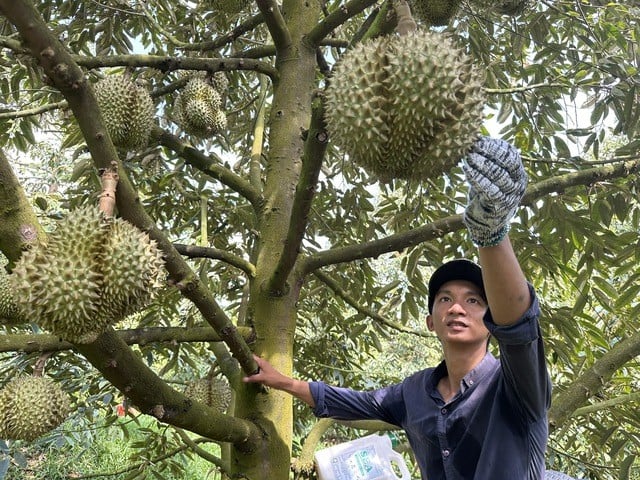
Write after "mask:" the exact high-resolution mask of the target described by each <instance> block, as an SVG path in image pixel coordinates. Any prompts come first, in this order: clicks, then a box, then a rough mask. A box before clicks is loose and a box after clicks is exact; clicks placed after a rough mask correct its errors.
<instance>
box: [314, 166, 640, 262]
mask: <svg viewBox="0 0 640 480" xmlns="http://www.w3.org/2000/svg"><path fill="white" fill-rule="evenodd" d="M638 171H640V160H638V159H636V160H631V161H628V162H622V163H618V164H615V165H613V164H611V165H604V166H599V167H596V168H589V169H586V170H582V171H579V172H572V173H567V174H565V175H559V176H557V177H553V178H549V179H547V180H542V181H540V182H538V183H536V184H534V185H530V186H529V188H527V192H526V193H525V196H524V198H523V199H522V205H531V204H533V203H535V202H536V201H537V200H539V199H541V198H543V197H545V196H546V195H548V194H550V193H562V192H564V191H565V190H566V189H568V188H571V187H575V186H579V185H592V184H594V183H597V182H602V181H605V180H612V179H615V178H622V177H625V176H628V175H631V174H633V173H637V172H638ZM462 228H464V225H463V223H462V215H450V216H448V217H445V218H441V219H439V220H436V221H434V222H432V223H430V224H428V225H424V226H422V227H418V228H415V229H413V230H409V231H407V232H402V233H397V234H395V235H390V236H388V237H385V238H382V239H379V240H374V241H371V242H366V243H362V244H358V245H349V246H347V247H338V248H334V249H331V250H326V251H324V252H319V253H317V254H315V255H311V256H309V257H308V258H306V259H305V260H304V265H303V271H304V272H305V273H309V272H312V271H314V270H315V269H317V268H319V267H322V266H326V265H335V264H337V263H344V262H349V261H352V260H357V259H362V258H375V257H378V256H380V255H382V254H384V253H389V252H395V251H401V250H403V249H405V248H408V247H414V246H416V245H418V244H420V243H423V242H428V241H430V240H433V239H435V238H441V237H443V236H445V235H446V234H447V233H451V232H454V231H456V230H459V229H462Z"/></svg>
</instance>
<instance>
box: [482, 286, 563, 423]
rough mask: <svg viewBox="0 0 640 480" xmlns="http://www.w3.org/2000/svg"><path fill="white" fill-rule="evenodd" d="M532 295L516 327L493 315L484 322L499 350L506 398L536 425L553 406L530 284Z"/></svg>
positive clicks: (536, 306) (535, 303)
mask: <svg viewBox="0 0 640 480" xmlns="http://www.w3.org/2000/svg"><path fill="white" fill-rule="evenodd" d="M529 292H530V293H531V305H530V306H529V308H528V310H527V311H526V312H525V313H524V315H523V316H522V318H520V319H519V320H518V321H517V322H516V323H515V324H513V325H509V326H500V325H496V324H495V323H493V320H492V318H491V314H490V313H488V314H487V315H486V316H485V319H484V321H485V324H486V326H487V328H488V329H489V331H490V332H491V334H492V335H493V336H494V338H495V339H496V340H497V341H498V344H499V346H500V363H501V365H502V371H503V373H504V378H505V388H506V391H507V395H508V396H509V398H510V399H511V401H512V402H513V404H514V405H516V406H517V408H521V409H522V411H523V413H524V415H525V416H526V418H528V419H529V420H530V421H531V422H535V421H538V420H539V419H540V418H542V417H543V416H545V415H546V412H547V410H548V408H549V406H550V404H551V381H550V379H549V373H548V371H547V365H546V359H545V353H544V345H543V342H542V334H541V331H540V323H539V318H540V305H539V302H538V297H537V296H536V294H535V291H534V289H533V286H532V285H531V284H529Z"/></svg>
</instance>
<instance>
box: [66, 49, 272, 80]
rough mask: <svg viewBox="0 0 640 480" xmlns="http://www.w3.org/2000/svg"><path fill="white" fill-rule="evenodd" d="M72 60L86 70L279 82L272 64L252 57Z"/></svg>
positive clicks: (155, 56) (129, 57) (146, 56)
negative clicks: (247, 74)
mask: <svg viewBox="0 0 640 480" xmlns="http://www.w3.org/2000/svg"><path fill="white" fill-rule="evenodd" d="M72 59H73V60H74V61H75V62H76V63H77V64H78V65H80V66H83V67H86V68H103V67H125V66H126V67H150V68H156V69H158V70H160V71H163V72H170V71H173V70H204V71H207V72H217V71H220V70H225V71H232V70H250V71H254V72H258V73H262V74H264V75H266V76H268V77H269V78H270V79H271V81H272V82H275V81H277V80H278V71H277V70H276V69H275V68H274V67H272V66H271V65H269V64H268V63H264V62H260V61H258V60H253V59H250V58H224V59H223V58H194V57H162V56H158V55H110V56H108V57H84V56H80V55H73V56H72Z"/></svg>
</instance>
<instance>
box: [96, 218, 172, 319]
mask: <svg viewBox="0 0 640 480" xmlns="http://www.w3.org/2000/svg"><path fill="white" fill-rule="evenodd" d="M109 228H110V231H109V234H108V235H107V238H106V242H105V244H104V245H103V252H102V253H103V256H104V258H105V259H108V261H103V262H102V264H101V267H102V269H101V274H102V292H101V294H102V296H101V298H100V315H104V316H107V317H113V318H118V319H122V318H124V317H126V316H128V315H131V314H133V313H135V312H138V311H140V310H142V309H143V308H144V307H146V306H147V305H148V304H149V292H150V291H154V290H156V289H158V288H160V287H161V286H162V284H161V282H160V279H161V274H162V268H163V265H164V262H163V260H162V252H161V251H160V250H159V249H158V248H157V246H156V243H155V242H154V241H152V240H151V239H150V238H149V235H147V234H146V233H144V232H142V231H140V230H139V229H138V228H136V227H135V226H134V225H132V224H130V223H129V222H126V221H125V220H122V219H121V218H117V219H115V220H113V223H112V224H111V225H110V227H109Z"/></svg>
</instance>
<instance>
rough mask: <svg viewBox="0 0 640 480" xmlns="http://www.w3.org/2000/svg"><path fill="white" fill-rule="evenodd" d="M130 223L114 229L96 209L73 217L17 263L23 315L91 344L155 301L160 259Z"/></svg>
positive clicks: (12, 279) (76, 212) (13, 280)
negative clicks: (139, 309) (133, 276)
mask: <svg viewBox="0 0 640 480" xmlns="http://www.w3.org/2000/svg"><path fill="white" fill-rule="evenodd" d="M124 224H125V222H123V221H122V220H116V221H114V222H113V224H112V225H110V224H109V223H108V222H106V221H105V220H104V218H103V215H102V214H101V213H100V212H99V211H98V209H97V208H95V207H90V206H89V207H84V208H80V209H77V210H74V211H72V212H70V213H69V215H67V217H66V218H65V219H64V220H62V221H61V222H59V224H58V226H57V228H56V230H55V231H54V232H52V233H51V234H50V235H49V237H48V240H47V243H44V244H40V245H37V246H34V247H33V248H32V249H30V250H28V251H26V252H25V253H24V254H23V255H22V257H21V258H20V260H19V261H18V262H17V263H16V266H15V268H14V269H13V272H12V274H11V275H10V277H9V280H10V284H11V286H12V288H13V289H14V290H15V292H16V302H17V303H18V306H19V307H20V309H21V310H22V311H23V312H24V313H25V314H26V315H27V316H28V317H29V318H31V319H33V321H34V322H36V323H38V324H39V325H41V326H42V327H43V328H45V329H47V330H49V331H51V332H53V333H55V334H56V335H59V336H60V337H62V338H64V339H65V340H68V341H72V342H77V343H88V342H91V341H93V340H95V338H96V337H97V336H98V335H99V334H100V333H102V332H103V331H104V330H105V329H106V328H107V327H108V326H109V325H112V324H113V323H116V322H117V321H119V320H121V319H122V318H123V317H124V316H125V315H127V314H129V313H132V312H133V311H134V310H135V309H137V308H142V306H143V305H144V304H146V302H148V301H151V299H152V298H153V293H154V288H155V287H156V286H157V285H158V281H159V275H160V267H159V263H160V262H161V260H160V253H159V251H158V249H157V247H156V245H155V243H154V242H151V241H150V240H149V238H148V236H147V235H146V234H143V233H141V232H139V231H137V230H136V229H135V227H134V226H132V225H129V224H126V225H128V226H127V227H125V226H123V225H124ZM136 242H139V244H137V243H136ZM120 249H127V250H128V251H127V252H122V251H121V250H120ZM128 269H130V272H129V271H128ZM132 275H139V277H138V278H137V279H133V278H132Z"/></svg>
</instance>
